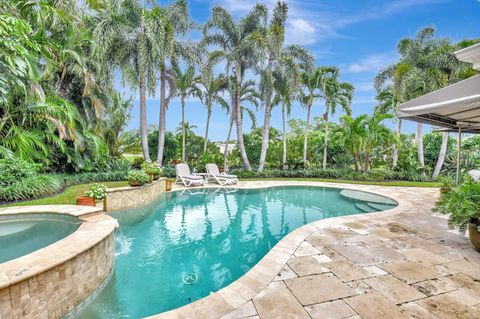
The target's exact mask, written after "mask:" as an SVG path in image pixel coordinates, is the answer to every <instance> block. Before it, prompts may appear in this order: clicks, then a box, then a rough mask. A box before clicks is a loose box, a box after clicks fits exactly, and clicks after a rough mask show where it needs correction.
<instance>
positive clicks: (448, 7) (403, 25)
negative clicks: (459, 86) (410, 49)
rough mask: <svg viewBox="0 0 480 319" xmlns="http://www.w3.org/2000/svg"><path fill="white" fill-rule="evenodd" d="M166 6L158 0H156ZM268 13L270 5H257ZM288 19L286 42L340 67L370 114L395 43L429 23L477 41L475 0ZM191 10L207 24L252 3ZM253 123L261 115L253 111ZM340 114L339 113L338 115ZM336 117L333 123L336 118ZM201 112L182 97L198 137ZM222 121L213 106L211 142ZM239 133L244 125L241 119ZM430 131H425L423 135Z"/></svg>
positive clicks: (328, 10)
mask: <svg viewBox="0 0 480 319" xmlns="http://www.w3.org/2000/svg"><path fill="white" fill-rule="evenodd" d="M159 2H160V4H162V5H163V4H165V3H166V2H165V1H159ZM260 2H261V3H264V4H266V5H268V6H269V7H270V8H272V7H273V6H274V4H275V2H276V1H273V0H268V1H263V2H262V1H260ZM287 3H288V5H289V20H288V26H287V32H286V39H287V42H288V43H297V44H302V45H305V46H306V47H307V48H308V49H310V50H311V52H312V53H313V54H314V56H315V58H316V63H317V65H336V66H338V67H340V70H341V74H342V76H341V78H342V80H343V81H348V82H351V83H352V84H354V86H355V88H356V90H355V96H354V99H353V103H352V110H353V114H354V115H359V114H363V113H371V112H372V110H373V108H374V106H375V100H374V97H375V90H374V88H373V78H374V76H375V74H376V73H377V71H378V70H380V69H381V68H383V67H385V66H386V65H389V64H391V63H393V62H395V61H396V60H397V58H398V55H397V53H396V51H395V47H396V43H397V42H398V40H399V39H401V38H403V37H406V36H408V37H413V36H414V35H415V33H416V31H417V30H418V29H420V28H422V27H424V26H429V25H430V26H434V27H436V29H437V34H438V36H441V37H449V38H451V39H452V40H454V41H458V40H461V39H465V38H474V37H480V32H479V30H480V1H478V0H383V1H378V0H375V1H373V0H345V1H328V0H317V1H315V0H303V1H302V0H294V1H287ZM189 4H190V13H191V16H192V18H193V19H194V20H196V21H197V22H199V23H203V22H205V21H207V20H208V18H209V15H210V11H211V8H212V7H213V6H214V5H221V6H223V7H225V8H226V9H228V10H230V11H231V12H232V14H233V15H234V16H237V17H240V16H242V15H243V14H245V13H246V12H248V11H249V10H250V8H251V7H252V6H253V4H254V1H248V0H214V1H209V0H191V1H189ZM117 88H118V89H119V91H120V92H123V93H124V95H125V97H129V96H130V95H133V99H134V109H133V111H132V119H131V120H130V122H129V124H128V127H127V129H128V130H130V129H136V128H138V125H139V124H138V123H139V120H138V113H139V112H138V96H137V94H136V92H135V91H134V90H130V89H129V88H123V87H122V86H121V84H120V81H118V83H117ZM158 109H159V100H158V94H157V96H153V97H148V101H147V114H148V123H149V124H156V123H157V122H158ZM323 110H324V106H323V103H322V102H321V101H317V102H316V103H315V105H314V108H313V114H312V115H313V116H320V115H321V114H322V113H323ZM257 114H258V115H257V121H258V123H259V125H261V123H262V122H263V113H262V111H261V110H260V111H259V112H257ZM338 115H340V114H338ZM338 115H337V116H335V117H334V118H333V120H334V121H335V120H336V119H338ZM305 116H306V112H305V110H303V109H302V108H301V107H300V106H299V105H298V104H297V105H295V106H294V108H293V110H292V114H291V118H301V119H304V118H305ZM205 119H206V112H205V109H204V108H203V106H202V105H201V103H200V102H199V101H196V100H195V99H192V100H189V101H188V102H187V107H186V121H188V122H190V123H191V124H194V125H196V126H197V128H196V129H195V131H196V132H197V133H198V134H201V135H203V132H204V129H205ZM179 122H180V103H179V101H178V99H174V100H173V101H172V102H171V104H170V106H169V109H168V112H167V129H168V130H171V131H173V130H175V128H176V127H177V126H178V125H179ZM227 125H228V116H227V115H226V114H225V113H224V112H223V111H222V110H221V109H220V108H219V107H217V106H216V107H215V110H214V113H213V116H212V122H211V129H210V139H211V140H214V141H221V140H225V138H226V134H227V129H228V127H227ZM272 125H273V126H274V127H277V128H280V127H281V114H280V110H279V109H275V110H274V111H273V115H272ZM244 128H245V131H249V129H250V122H249V121H248V120H247V121H245V125H244ZM428 130H429V128H428V127H426V128H425V131H428ZM413 131H414V124H413V123H408V124H407V125H405V128H404V132H413Z"/></svg>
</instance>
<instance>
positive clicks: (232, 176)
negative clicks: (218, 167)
mask: <svg viewBox="0 0 480 319" xmlns="http://www.w3.org/2000/svg"><path fill="white" fill-rule="evenodd" d="M215 176H217V177H218V178H225V179H237V176H236V175H228V174H218V175H215Z"/></svg>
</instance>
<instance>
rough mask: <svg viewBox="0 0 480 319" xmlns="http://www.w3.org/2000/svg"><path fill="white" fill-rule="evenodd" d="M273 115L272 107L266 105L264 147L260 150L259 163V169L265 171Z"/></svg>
mask: <svg viewBox="0 0 480 319" xmlns="http://www.w3.org/2000/svg"><path fill="white" fill-rule="evenodd" d="M271 115H272V109H271V108H270V105H265V115H264V118H263V134H262V149H261V150H260V163H259V165H258V171H259V172H261V171H263V168H264V167H265V161H266V158H267V150H268V142H269V141H270V118H271Z"/></svg>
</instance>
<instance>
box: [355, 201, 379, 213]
mask: <svg viewBox="0 0 480 319" xmlns="http://www.w3.org/2000/svg"><path fill="white" fill-rule="evenodd" d="M355 207H357V208H358V209H360V210H361V211H362V212H365V213H370V212H372V211H375V209H374V208H372V207H370V206H369V205H367V204H366V203H355Z"/></svg>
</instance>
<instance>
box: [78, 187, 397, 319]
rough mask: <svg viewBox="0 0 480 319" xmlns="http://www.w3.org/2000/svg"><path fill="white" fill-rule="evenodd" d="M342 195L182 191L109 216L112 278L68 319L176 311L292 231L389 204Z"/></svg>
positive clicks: (305, 190)
mask: <svg viewBox="0 0 480 319" xmlns="http://www.w3.org/2000/svg"><path fill="white" fill-rule="evenodd" d="M340 191H341V190H340V189H335V188H321V187H274V188H264V189H250V190H245V189H244V190H237V191H232V190H231V189H199V190H187V191H184V192H172V193H167V194H164V195H163V196H162V198H159V199H158V200H157V201H155V202H154V203H152V204H151V205H148V206H146V207H143V208H137V209H131V210H126V211H122V212H118V213H116V214H112V216H113V217H115V218H117V219H118V221H119V224H120V228H119V232H118V233H117V234H116V240H117V247H116V249H117V254H116V260H115V263H116V265H115V271H114V273H113V276H112V278H111V279H110V280H109V281H108V282H107V283H106V285H105V286H104V287H103V288H102V289H100V290H99V291H97V293H95V294H94V295H93V296H92V298H90V300H88V301H87V302H85V303H84V304H83V305H81V307H79V308H78V309H76V310H75V311H74V312H72V313H71V314H70V317H73V318H89V319H93V318H140V317H144V316H148V315H153V314H156V313H160V312H163V311H167V310H170V309H174V308H177V307H180V306H182V305H185V304H187V303H190V302H192V301H194V300H197V299H199V298H202V297H205V296H207V295H208V294H209V293H210V292H214V291H217V290H219V289H221V288H222V287H224V286H226V285H228V284H230V283H231V282H232V281H234V280H235V279H237V278H239V277H240V276H241V275H243V274H244V273H245V272H247V271H248V270H249V269H250V268H252V267H253V266H254V265H255V264H256V263H257V262H258V261H259V260H260V259H261V258H262V257H263V256H264V255H265V254H266V253H267V252H268V251H269V250H270V249H271V248H272V247H273V246H274V245H275V244H276V243H277V242H278V241H279V240H280V239H281V238H282V237H284V236H285V235H287V234H288V233H289V232H291V231H292V230H294V229H295V228H298V227H300V226H302V225H305V224H307V223H310V222H312V221H315V220H319V219H324V218H330V217H335V216H341V215H352V214H361V213H366V212H373V211H378V210H382V209H388V208H391V207H393V206H395V202H393V201H391V200H389V199H387V198H383V197H379V196H375V197H370V198H368V200H369V201H372V202H369V201H363V200H350V199H346V198H345V197H344V196H342V195H341V194H340ZM347 195H348V194H347ZM355 197H356V198H357V197H358V192H357V193H356V195H355ZM373 206H375V207H373Z"/></svg>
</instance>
